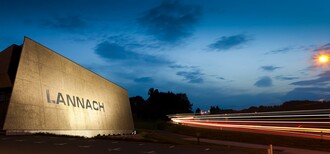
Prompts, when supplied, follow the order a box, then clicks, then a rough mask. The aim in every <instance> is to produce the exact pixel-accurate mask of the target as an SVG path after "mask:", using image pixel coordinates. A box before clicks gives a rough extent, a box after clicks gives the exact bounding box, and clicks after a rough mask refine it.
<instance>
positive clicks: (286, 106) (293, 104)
mask: <svg viewBox="0 0 330 154" xmlns="http://www.w3.org/2000/svg"><path fill="white" fill-rule="evenodd" d="M313 109H330V101H309V100H293V101H287V102H284V103H283V104H281V105H274V106H263V105H261V106H258V107H257V106H251V107H250V108H248V109H243V110H232V109H220V108H219V107H218V106H211V107H210V110H209V113H210V114H224V113H252V112H272V111H293V110H313ZM196 113H200V109H199V108H197V110H196Z"/></svg>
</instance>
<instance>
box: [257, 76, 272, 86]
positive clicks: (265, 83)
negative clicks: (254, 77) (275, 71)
mask: <svg viewBox="0 0 330 154" xmlns="http://www.w3.org/2000/svg"><path fill="white" fill-rule="evenodd" d="M254 85H255V86H256V87H271V86H272V85H273V83H272V79H271V78H270V77H268V76H264V77H261V78H260V79H259V80H258V81H257V82H255V83H254Z"/></svg>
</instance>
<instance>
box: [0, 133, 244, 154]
mask: <svg viewBox="0 0 330 154" xmlns="http://www.w3.org/2000/svg"><path fill="white" fill-rule="evenodd" d="M45 153H47V154H66V153H71V154H78V153H79V154H89V153H98V154H99V153H124V154H133V153H134V154H139V153H140V154H179V153H180V154H181V153H189V154H201V153H206V154H216V153H222V154H242V153H241V152H235V151H234V152H231V151H223V150H222V149H219V148H216V147H213V148H209V147H206V146H187V145H186V146H183V145H181V146H180V145H169V144H157V143H148V142H147V143H145V142H130V141H118V140H110V139H85V138H75V137H57V136H35V135H33V136H4V135H1V136H0V154H45Z"/></svg>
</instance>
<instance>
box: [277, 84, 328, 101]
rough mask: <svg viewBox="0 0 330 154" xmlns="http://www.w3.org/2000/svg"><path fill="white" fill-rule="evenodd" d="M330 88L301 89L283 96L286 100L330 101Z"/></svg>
mask: <svg viewBox="0 0 330 154" xmlns="http://www.w3.org/2000/svg"><path fill="white" fill-rule="evenodd" d="M329 92H330V87H325V88H320V87H299V88H295V89H293V90H292V91H290V92H288V93H287V94H286V95H285V96H283V99H284V100H319V99H328V100H329V99H330V95H329V94H330V93H329Z"/></svg>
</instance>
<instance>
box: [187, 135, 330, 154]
mask: <svg viewBox="0 0 330 154" xmlns="http://www.w3.org/2000/svg"><path fill="white" fill-rule="evenodd" d="M185 139H186V140H190V141H195V140H196V138H191V137H190V138H185ZM200 142H203V143H213V144H219V145H230V146H235V147H243V148H257V149H268V148H269V146H268V145H259V144H249V143H240V142H231V141H221V140H211V139H200ZM329 146H330V145H329ZM273 150H274V151H275V152H276V151H278V152H281V153H288V154H330V152H324V151H315V150H307V149H297V148H288V147H281V146H273Z"/></svg>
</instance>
